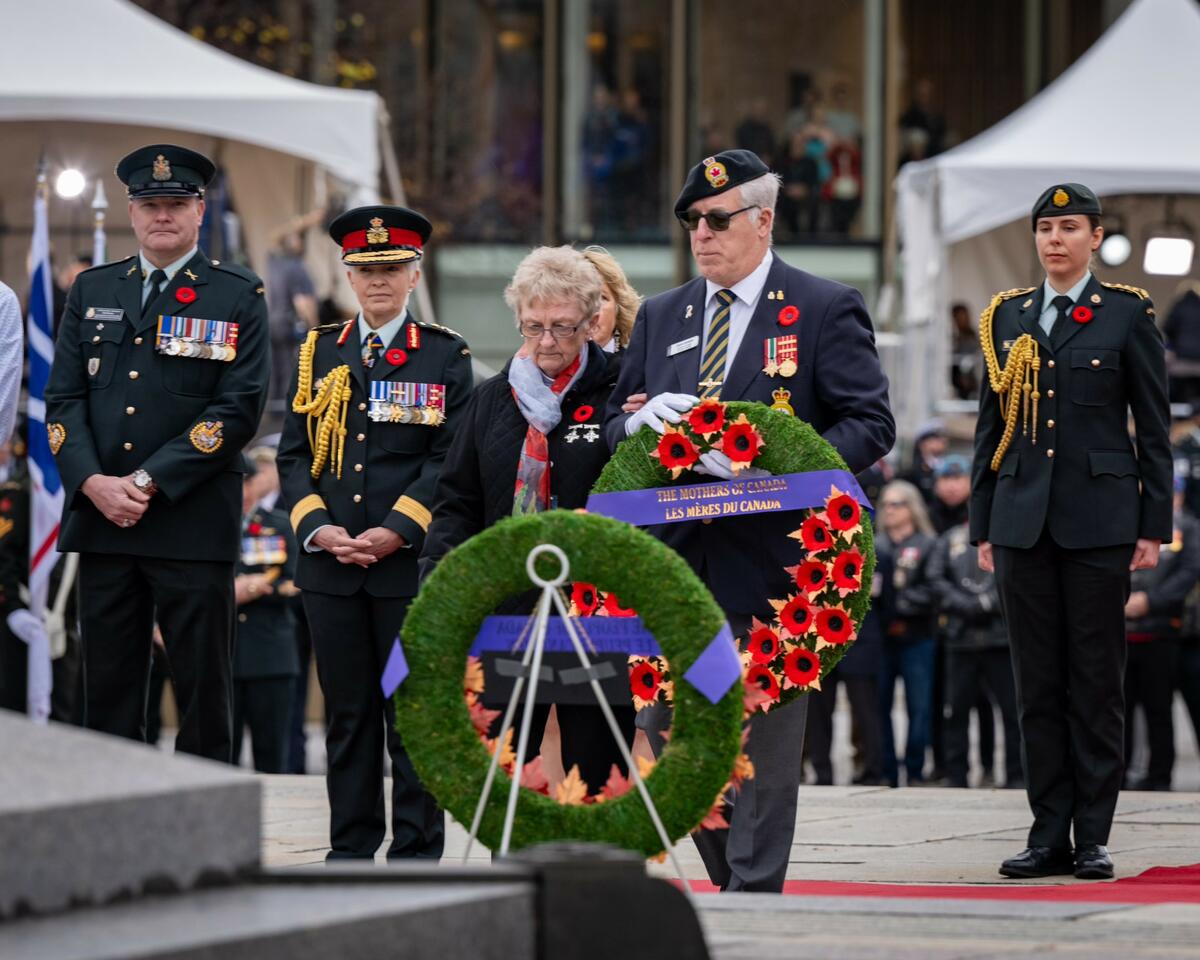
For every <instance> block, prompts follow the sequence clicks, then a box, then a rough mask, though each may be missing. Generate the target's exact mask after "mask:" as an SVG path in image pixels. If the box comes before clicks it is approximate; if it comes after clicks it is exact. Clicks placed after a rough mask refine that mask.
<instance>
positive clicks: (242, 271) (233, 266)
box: [209, 260, 263, 293]
mask: <svg viewBox="0 0 1200 960" xmlns="http://www.w3.org/2000/svg"><path fill="white" fill-rule="evenodd" d="M209 263H211V264H212V265H213V267H215V268H216V269H217V270H220V271H221V272H222V273H231V274H233V275H234V276H235V277H238V278H239V279H241V280H245V281H246V282H247V283H252V284H254V285H255V286H257V287H261V286H262V285H263V282H262V278H261V277H259V275H258V274H257V273H255V272H254V271H253V270H251V269H249V268H248V267H243V266H242V265H241V264H240V263H226V262H225V261H224V260H210V261H209ZM259 292H260V293H261V292H262V291H261V290H260V291H259Z"/></svg>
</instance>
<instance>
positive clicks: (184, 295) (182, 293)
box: [175, 287, 196, 303]
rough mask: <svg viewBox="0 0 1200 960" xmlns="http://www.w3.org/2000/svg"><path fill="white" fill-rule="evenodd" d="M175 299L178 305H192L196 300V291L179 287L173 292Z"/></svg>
mask: <svg viewBox="0 0 1200 960" xmlns="http://www.w3.org/2000/svg"><path fill="white" fill-rule="evenodd" d="M175 299H176V300H178V301H179V302H180V303H192V302H193V301H194V300H195V299H196V291H195V290H193V289H192V288H191V287H180V288H179V289H178V290H176V291H175Z"/></svg>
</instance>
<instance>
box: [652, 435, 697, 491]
mask: <svg viewBox="0 0 1200 960" xmlns="http://www.w3.org/2000/svg"><path fill="white" fill-rule="evenodd" d="M650 456H652V457H658V461H659V463H661V464H662V465H663V467H665V468H666V469H667V470H669V471H670V473H671V479H672V480H674V479H675V478H676V477H678V476H679V475H680V474H681V473H683V471H684V470H686V469H687V468H688V467H690V466H691V465H692V464H693V463H695V462H696V461H697V460H698V459H700V453H699V451H698V450H697V449H696V445H695V444H693V443H692V441H691V440H689V439H688V438H687V435H686V434H685V433H684V432H683V429H682V428H680V427H672V426H668V427H667V428H666V430H664V431H663V435H662V437H661V438H660V439H659V441H658V448H657V449H656V450H654V451H653V452H652V453H651V454H650Z"/></svg>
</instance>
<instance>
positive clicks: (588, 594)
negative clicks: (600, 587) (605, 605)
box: [571, 583, 600, 617]
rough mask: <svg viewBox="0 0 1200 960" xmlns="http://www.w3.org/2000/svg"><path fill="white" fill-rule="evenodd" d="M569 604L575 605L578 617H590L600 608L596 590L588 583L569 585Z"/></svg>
mask: <svg viewBox="0 0 1200 960" xmlns="http://www.w3.org/2000/svg"><path fill="white" fill-rule="evenodd" d="M571 602H572V603H574V604H575V608H576V609H577V610H578V611H579V614H580V616H583V617H590V616H591V615H592V614H593V613H595V612H596V608H597V607H599V606H600V598H599V597H598V596H597V595H596V588H595V587H594V586H592V585H591V584H590V583H573V584H571Z"/></svg>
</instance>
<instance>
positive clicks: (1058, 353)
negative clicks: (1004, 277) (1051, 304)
mask: <svg viewBox="0 0 1200 960" xmlns="http://www.w3.org/2000/svg"><path fill="white" fill-rule="evenodd" d="M1043 291H1044V285H1043V286H1039V287H1037V288H1035V289H1028V290H1021V291H1018V292H1016V293H1015V294H1014V295H1013V296H1011V297H1009V298H1008V299H1006V300H1005V301H1004V302H1002V303H1001V304H1000V305H999V306H998V307H997V308H996V312H995V315H994V317H993V327H992V329H993V339H994V341H995V345H996V356H997V359H998V361H999V363H1000V364H1001V365H1002V366H1003V364H1004V362H1005V360H1006V358H1007V356H1008V349H1010V348H1011V346H1012V344H1013V342H1015V341H1016V339H1017V338H1018V337H1019V336H1021V334H1023V333H1031V334H1033V335H1034V336H1035V337H1036V339H1037V342H1038V348H1039V351H1040V355H1041V371H1040V373H1039V376H1038V381H1039V382H1038V389H1039V391H1040V393H1041V398H1040V401H1039V404H1038V423H1037V442H1036V444H1035V443H1034V438H1033V431H1032V424H1031V425H1030V427H1031V429H1030V430H1029V432H1028V434H1026V433H1024V432H1023V431H1022V427H1021V416H1020V415H1018V419H1017V427H1016V431H1015V433H1014V436H1013V440H1012V445H1011V446H1010V447H1009V449H1008V452H1007V453H1006V454H1005V456H1004V459H1003V461H1002V462H1001V463H1000V469H999V470H998V471H993V470H992V468H991V460H992V455H993V454H994V453H995V451H996V446H997V444H999V442H1000V438H1001V435H1002V434H1003V432H1004V421H1003V419H1002V417H1001V415H1000V404H999V401H998V400H997V397H996V394H995V393H993V392H992V389H991V385H990V383H989V382H988V378H986V377H985V378H984V383H983V387H982V390H981V392H980V396H979V420H978V423H977V425H976V428H975V462H974V465H973V468H972V490H971V509H970V516H971V521H970V522H971V540H972V541H973V542H975V543H978V542H979V541H981V540H990V541H991V542H992V543H994V544H998V545H1000V546H1005V547H1017V548H1022V549H1027V548H1029V547H1032V546H1033V545H1034V544H1035V543H1036V542H1037V540H1038V538H1039V537H1040V536H1041V535H1042V531H1043V530H1044V529H1046V528H1047V527H1048V528H1049V532H1050V535H1051V536H1052V537H1053V538H1054V541H1055V543H1057V544H1058V545H1059V546H1061V547H1065V548H1067V549H1071V550H1079V549H1087V548H1094V547H1111V546H1117V545H1119V544H1132V543H1134V542H1135V541H1136V540H1138V539H1139V538H1146V539H1151V540H1166V541H1169V540H1170V539H1171V530H1172V527H1171V488H1172V462H1171V447H1170V442H1169V440H1168V436H1167V426H1168V418H1169V407H1168V404H1167V372H1166V362H1165V359H1164V355H1163V343H1162V337H1161V336H1160V334H1159V332H1158V328H1157V327H1156V326H1155V324H1154V307H1153V305H1152V304H1151V302H1150V300H1149V299H1143V298H1141V297H1140V296H1139V295H1138V294H1136V293H1131V292H1128V291H1126V290H1123V289H1116V288H1113V287H1109V286H1106V285H1104V284H1102V283H1100V282H1099V281H1098V280H1097V279H1096V278H1095V277H1094V276H1093V277H1092V279H1091V280H1090V281H1089V282H1088V285H1087V286H1086V287H1085V288H1084V290H1083V293H1082V294H1081V295H1080V298H1079V301H1078V306H1082V307H1086V308H1088V309H1089V310H1090V311H1091V313H1092V316H1091V319H1090V320H1089V321H1088V322H1086V323H1079V322H1076V321H1075V320H1074V319H1072V318H1071V317H1067V318H1066V319H1064V320H1063V321H1060V322H1059V324H1058V327H1057V328H1056V329H1055V330H1054V331H1053V334H1054V336H1053V337H1049V336H1047V335H1046V334H1045V333H1044V332H1043V331H1042V329H1041V325H1040V324H1039V323H1038V317H1039V316H1040V315H1041V312H1042V294H1043ZM1130 412H1132V414H1133V424H1134V428H1135V430H1136V433H1137V440H1136V443H1137V455H1136V456H1135V455H1134V446H1133V444H1132V443H1131V442H1130V439H1129V428H1128V418H1129V413H1130ZM1030 415H1031V417H1032V412H1031V414H1030Z"/></svg>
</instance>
